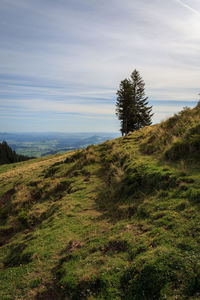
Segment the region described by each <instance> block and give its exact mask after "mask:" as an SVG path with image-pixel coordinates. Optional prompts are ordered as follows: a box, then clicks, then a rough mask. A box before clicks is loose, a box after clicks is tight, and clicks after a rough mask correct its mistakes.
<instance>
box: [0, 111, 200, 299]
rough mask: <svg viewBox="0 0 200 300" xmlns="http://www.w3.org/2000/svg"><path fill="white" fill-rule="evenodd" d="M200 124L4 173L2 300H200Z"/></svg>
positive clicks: (189, 115)
mask: <svg viewBox="0 0 200 300" xmlns="http://www.w3.org/2000/svg"><path fill="white" fill-rule="evenodd" d="M199 121H200V107H199V106H197V107H196V108H195V109H193V110H189V109H185V110H184V111H183V112H181V113H180V114H178V115H175V116H174V117H173V118H171V119H169V120H167V121H166V122H163V123H161V124H159V125H154V126H151V127H147V128H143V129H142V130H140V131H138V132H135V133H133V134H129V135H128V136H126V137H124V138H119V139H116V140H113V141H108V142H106V143H104V144H101V145H99V146H90V147H88V148H87V149H86V150H80V151H76V152H72V153H68V154H65V155H55V156H51V157H48V158H44V159H37V160H32V161H28V162H23V163H19V164H14V165H8V166H2V167H0V180H1V189H0V196H1V200H0V222H1V223H0V224H1V226H0V245H1V246H0V287H1V288H0V299H199V298H200V263H199V261H200V260H199V258H200V250H199V243H200V222H199V209H200V204H199V203H200V176H199V170H200V164H199V156H198V152H199V150H200V130H199V126H198V124H199ZM66 157H67V160H66V162H65V163H63V160H64V159H65V158H66Z"/></svg>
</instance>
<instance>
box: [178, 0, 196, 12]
mask: <svg viewBox="0 0 200 300" xmlns="http://www.w3.org/2000/svg"><path fill="white" fill-rule="evenodd" d="M175 1H176V2H178V3H180V4H181V5H182V6H183V7H185V8H187V9H189V10H190V11H191V12H193V13H194V14H196V15H198V16H200V12H199V11H198V10H196V9H194V8H192V7H191V6H190V5H188V4H186V3H185V2H183V1H181V0H175Z"/></svg>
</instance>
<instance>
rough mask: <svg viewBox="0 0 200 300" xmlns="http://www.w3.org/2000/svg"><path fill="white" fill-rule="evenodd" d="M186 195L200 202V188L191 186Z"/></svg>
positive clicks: (193, 200) (195, 201) (191, 199)
mask: <svg viewBox="0 0 200 300" xmlns="http://www.w3.org/2000/svg"><path fill="white" fill-rule="evenodd" d="M186 197H188V200H190V201H192V202H194V203H200V189H195V188H190V189H189V190H188V191H187V192H186Z"/></svg>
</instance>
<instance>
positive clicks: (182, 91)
mask: <svg viewBox="0 0 200 300" xmlns="http://www.w3.org/2000/svg"><path fill="white" fill-rule="evenodd" d="M0 32H1V39H0V131H1V132H52V131H54V132H56V131H58V132H117V131H118V130H119V122H118V120H117V118H116V116H115V102H116V91H117V89H118V87H119V83H120V81H121V80H123V79H124V78H125V77H129V76H130V74H131V72H132V71H133V69H135V68H136V69H137V70H139V72H140V73H141V76H142V77H143V79H144V81H145V83H146V94H147V96H149V102H150V104H151V105H153V111H154V113H155V114H154V117H153V122H159V121H160V120H163V119H166V118H167V117H168V116H170V115H172V114H173V113H176V112H178V111H179V110H181V109H182V108H183V107H184V106H189V107H193V106H195V104H196V103H197V101H198V93H199V92H200V86H199V78H200V1H199V0H168V1H161V0H151V1H150V0H134V1H133V0H124V1H120V0H110V1H106V0H101V1H97V0H84V1H83V0H59V1H53V0H34V1H30V0H19V1H16V0H1V10H0Z"/></svg>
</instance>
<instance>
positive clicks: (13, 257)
mask: <svg viewBox="0 0 200 300" xmlns="http://www.w3.org/2000/svg"><path fill="white" fill-rule="evenodd" d="M25 249H26V244H24V243H19V244H16V245H14V246H13V247H12V248H11V249H10V252H9V254H8V255H7V256H6V258H5V259H4V261H3V263H4V266H5V267H17V266H19V265H23V264H28V263H29V262H31V260H32V259H31V257H32V255H33V253H32V252H25V251H24V250H25Z"/></svg>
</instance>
